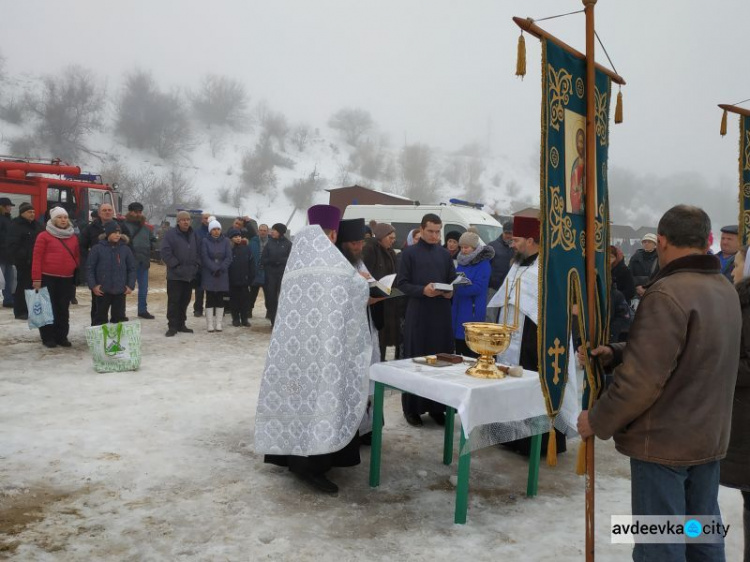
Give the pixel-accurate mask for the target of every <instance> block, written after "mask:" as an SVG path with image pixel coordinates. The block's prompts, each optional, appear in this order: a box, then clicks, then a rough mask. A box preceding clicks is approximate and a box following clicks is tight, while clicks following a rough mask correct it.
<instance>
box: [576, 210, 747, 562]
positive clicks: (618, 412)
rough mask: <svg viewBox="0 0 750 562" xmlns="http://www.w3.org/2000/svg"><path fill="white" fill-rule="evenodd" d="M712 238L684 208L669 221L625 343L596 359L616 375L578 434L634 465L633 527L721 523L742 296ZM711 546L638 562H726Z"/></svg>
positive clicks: (640, 552) (718, 539)
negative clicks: (647, 518)
mask: <svg viewBox="0 0 750 562" xmlns="http://www.w3.org/2000/svg"><path fill="white" fill-rule="evenodd" d="M710 230H711V221H710V219H709V218H708V215H706V213H705V212H704V211H703V210H702V209H699V208H697V207H690V206H687V205H678V206H676V207H673V208H671V209H670V210H669V211H667V212H666V213H665V214H664V216H663V217H662V218H661V220H660V221H659V227H658V236H657V251H658V252H659V265H660V267H661V269H660V271H659V273H658V274H657V276H656V278H655V279H654V280H653V281H651V283H650V284H648V285H647V286H646V287H645V289H646V291H645V293H644V294H643V297H642V298H641V303H640V306H639V307H638V313H637V314H636V316H635V321H634V322H633V325H632V326H631V328H630V338H629V340H628V343H627V344H619V343H614V344H610V345H609V346H604V347H599V348H597V349H595V350H593V351H592V353H591V354H592V355H593V356H597V357H599V359H600V360H601V361H602V363H603V364H605V365H606V364H610V365H617V367H616V369H615V371H614V379H613V381H612V384H611V385H610V386H609V387H608V388H607V390H606V392H604V393H603V394H602V396H601V397H600V398H599V399H598V400H597V401H596V402H595V403H594V405H593V407H592V408H591V409H590V410H588V411H584V412H582V413H581V415H580V417H579V419H578V432H579V433H580V434H581V437H582V438H586V437H589V436H591V435H596V436H597V437H599V438H600V439H609V438H610V437H614V440H615V446H616V448H617V450H618V451H619V452H620V453H622V454H623V455H626V456H628V457H630V472H631V501H632V513H633V516H634V517H636V516H639V515H660V516H677V517H681V518H682V519H685V516H686V515H690V516H693V517H695V518H698V521H699V523H700V524H701V525H702V524H710V523H711V522H712V521H714V522H716V523H720V522H721V513H720V511H719V503H718V487H719V460H720V459H722V458H723V457H724V456H725V455H726V452H727V445H728V442H729V429H730V422H731V415H732V399H733V395H734V386H735V380H736V378H737V365H738V362H739V356H740V333H741V329H742V317H741V313H740V303H739V298H738V296H737V291H736V290H735V289H734V287H733V286H732V284H731V283H730V282H729V281H727V279H726V278H725V277H724V276H723V275H721V270H720V265H719V260H718V258H717V257H716V256H713V255H707V254H706V250H707V248H708V236H709V232H710ZM701 515H702V516H704V518H703V519H705V520H702V519H701V518H700V517H699V516H701ZM705 516H707V517H705ZM634 522H635V521H634ZM684 523H685V521H683V524H684ZM709 538H710V540H711V541H713V542H710V543H694V542H690V543H688V544H685V542H684V541H682V542H679V543H678V542H675V543H668V544H644V543H642V542H636V545H635V549H634V551H633V559H634V560H660V561H661V560H686V559H687V560H711V561H713V560H717V561H718V560H724V540H723V536H722V535H721V534H717V535H712V536H711V537H709ZM675 540H680V537H676V538H675Z"/></svg>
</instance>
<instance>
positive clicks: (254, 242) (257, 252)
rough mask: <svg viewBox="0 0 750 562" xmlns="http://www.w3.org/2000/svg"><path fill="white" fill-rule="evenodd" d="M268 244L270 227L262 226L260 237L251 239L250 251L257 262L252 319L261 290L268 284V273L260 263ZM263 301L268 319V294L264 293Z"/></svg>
mask: <svg viewBox="0 0 750 562" xmlns="http://www.w3.org/2000/svg"><path fill="white" fill-rule="evenodd" d="M267 243H268V225H267V224H261V225H260V226H259V227H258V235H257V236H253V237H252V238H250V251H251V252H252V253H253V259H254V260H255V279H254V280H253V282H252V286H251V287H250V318H252V317H253V308H254V307H255V301H256V299H257V298H258V293H259V292H260V288H261V287H262V286H263V285H265V283H266V272H265V271H264V269H263V266H262V265H261V263H260V256H262V255H263V250H264V249H265V247H266V244H267ZM263 299H264V304H265V307H266V318H268V299H267V298H266V293H265V291H263Z"/></svg>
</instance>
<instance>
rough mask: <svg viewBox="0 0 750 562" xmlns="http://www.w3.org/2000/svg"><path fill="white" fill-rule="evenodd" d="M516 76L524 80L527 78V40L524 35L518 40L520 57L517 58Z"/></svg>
mask: <svg viewBox="0 0 750 562" xmlns="http://www.w3.org/2000/svg"><path fill="white" fill-rule="evenodd" d="M516 76H520V77H521V78H522V79H523V77H524V76H526V40H525V39H524V38H523V33H521V36H520V37H519V38H518V57H517V58H516Z"/></svg>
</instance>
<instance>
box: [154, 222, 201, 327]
mask: <svg viewBox="0 0 750 562" xmlns="http://www.w3.org/2000/svg"><path fill="white" fill-rule="evenodd" d="M161 258H162V260H164V263H165V264H166V266H167V322H168V329H167V333H166V336H167V337H168V338H171V337H172V336H174V335H175V334H177V332H185V333H188V334H192V333H193V330H192V329H190V328H188V327H187V326H186V324H185V322H186V321H187V307H188V305H189V304H190V296H191V292H192V287H191V282H192V281H193V279H195V275H196V273H197V272H198V265H199V263H200V247H199V243H198V237H197V236H196V234H195V231H194V230H193V228H192V227H191V226H190V213H188V212H187V211H180V212H179V213H177V226H175V227H174V228H171V229H170V230H169V231H167V233H166V234H165V235H164V240H162V243H161Z"/></svg>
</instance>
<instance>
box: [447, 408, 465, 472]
mask: <svg viewBox="0 0 750 562" xmlns="http://www.w3.org/2000/svg"><path fill="white" fill-rule="evenodd" d="M455 417H456V410H455V409H454V408H451V407H450V406H446V407H445V435H444V437H443V464H447V465H450V463H451V461H453V420H454V419H455ZM459 454H461V451H459Z"/></svg>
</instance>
